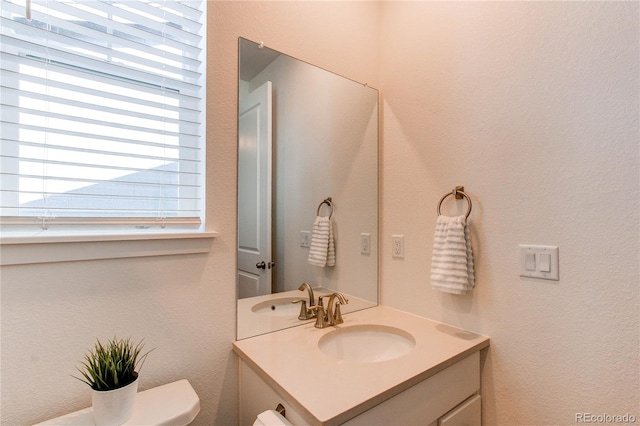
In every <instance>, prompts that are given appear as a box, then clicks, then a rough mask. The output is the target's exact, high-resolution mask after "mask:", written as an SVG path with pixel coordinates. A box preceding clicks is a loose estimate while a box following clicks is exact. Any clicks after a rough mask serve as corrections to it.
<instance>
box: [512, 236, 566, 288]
mask: <svg viewBox="0 0 640 426" xmlns="http://www.w3.org/2000/svg"><path fill="white" fill-rule="evenodd" d="M558 269H559V264H558V246H536V245H527V244H520V276H521V277H529V278H542V279H544V280H554V281H558V280H559V273H558Z"/></svg>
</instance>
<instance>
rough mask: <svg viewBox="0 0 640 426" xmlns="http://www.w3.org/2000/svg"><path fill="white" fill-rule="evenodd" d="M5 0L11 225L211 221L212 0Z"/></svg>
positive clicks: (5, 186) (3, 198) (149, 226)
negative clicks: (207, 199)
mask: <svg viewBox="0 0 640 426" xmlns="http://www.w3.org/2000/svg"><path fill="white" fill-rule="evenodd" d="M0 1H1V19H2V21H1V23H2V34H1V40H0V50H1V55H2V56H1V58H0V72H1V80H0V86H1V99H0V104H1V106H0V107H1V108H2V109H1V117H0V125H1V130H0V132H1V134H0V138H1V139H0V143H1V145H0V161H1V163H0V166H1V168H0V178H1V180H0V220H1V222H0V225H1V227H2V228H1V230H2V232H3V235H5V236H6V235H13V233H14V232H16V233H18V234H21V233H25V232H26V233H34V234H35V233H40V235H42V232H43V230H48V232H50V233H53V232H63V233H78V232H79V233H83V232H91V231H92V230H94V231H95V230H100V231H103V230H115V231H116V232H123V231H124V232H148V230H152V231H156V232H157V231H160V229H161V228H162V229H164V230H166V231H172V230H176V229H181V230H184V228H199V229H201V228H202V222H203V210H204V207H203V205H204V203H203V197H204V188H203V182H204V179H203V174H204V171H203V170H204V167H203V158H204V140H205V138H204V125H203V122H204V121H203V117H204V50H203V46H204V28H205V26H204V17H205V10H204V8H205V7H206V1H173V0H166V1H163V0H158V1H150V0H137V1H111V0H105V1H98V0H77V1H75V0H60V1H54V0H48V1H47V0H31V1H25V0H22V1H20V0H0ZM160 232H162V231H160Z"/></svg>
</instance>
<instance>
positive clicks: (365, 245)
mask: <svg viewBox="0 0 640 426" xmlns="http://www.w3.org/2000/svg"><path fill="white" fill-rule="evenodd" d="M360 254H371V234H369V233H365V232H363V233H361V234H360Z"/></svg>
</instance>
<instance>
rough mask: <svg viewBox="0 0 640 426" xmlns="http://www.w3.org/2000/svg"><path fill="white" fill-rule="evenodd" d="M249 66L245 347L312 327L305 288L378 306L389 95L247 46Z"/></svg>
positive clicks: (244, 145)
mask: <svg viewBox="0 0 640 426" xmlns="http://www.w3.org/2000/svg"><path fill="white" fill-rule="evenodd" d="M239 58H240V63H239V79H238V80H239V84H238V99H239V101H238V104H239V105H238V182H237V184H238V279H237V286H238V288H237V294H238V314H237V315H238V327H237V330H238V332H237V338H238V339H243V338H246V337H251V336H254V335H258V334H263V333H268V332H271V331H275V330H279V329H282V328H287V327H293V326H296V325H301V324H304V323H305V322H308V321H311V320H306V321H303V320H299V319H298V311H299V309H300V303H297V304H295V308H291V307H290V306H289V305H290V304H292V302H293V301H295V300H297V299H304V300H306V302H307V305H308V304H309V303H310V301H309V300H308V298H309V297H308V295H307V292H306V291H304V292H301V291H299V290H298V288H299V287H300V285H301V284H302V283H305V282H306V283H310V284H311V286H312V287H313V289H314V292H315V293H316V297H317V296H323V295H330V294H332V293H333V292H340V293H342V294H344V295H345V296H346V297H347V299H349V303H348V304H346V305H344V306H343V307H342V313H343V314H348V313H349V312H352V311H354V310H360V309H364V308H367V307H371V306H375V305H376V304H377V302H378V91H377V90H375V89H373V88H371V87H368V86H366V85H363V84H360V83H358V82H355V81H353V80H350V79H347V78H345V77H342V76H339V75H337V74H334V73H331V72H329V71H326V70H324V69H321V68H318V67H316V66H313V65H311V64H309V63H306V62H304V61H301V60H298V59H295V58H293V57H291V56H288V55H285V54H282V53H280V52H277V51H275V50H272V49H269V48H267V47H264V46H261V45H260V44H258V43H254V42H252V41H249V40H246V39H242V38H241V39H240V40H239ZM328 198H330V200H331V202H330V204H331V205H329V203H328V202H326V201H325V200H327V199H328ZM329 215H330V216H331V217H330V218H329ZM330 241H331V242H332V243H333V244H332V245H331V244H329V242H330ZM330 247H331V248H330ZM310 255H311V256H310ZM325 303H326V299H325ZM296 309H298V311H296ZM292 312H293V315H292V314H291V313H292Z"/></svg>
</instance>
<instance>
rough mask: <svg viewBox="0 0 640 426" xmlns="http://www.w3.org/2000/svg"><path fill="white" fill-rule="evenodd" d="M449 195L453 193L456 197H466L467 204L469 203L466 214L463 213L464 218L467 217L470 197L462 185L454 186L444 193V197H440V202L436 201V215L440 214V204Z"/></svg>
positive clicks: (469, 211) (469, 209) (469, 210)
mask: <svg viewBox="0 0 640 426" xmlns="http://www.w3.org/2000/svg"><path fill="white" fill-rule="evenodd" d="M449 195H453V196H455V197H456V199H459V200H460V199H462V198H466V199H467V204H469V208H468V209H467V214H466V215H465V219H467V218H468V217H469V215H470V214H471V198H469V196H468V195H467V194H465V192H464V186H456V187H455V189H454V190H453V191H451V192H449V193H447V194H444V197H442V198H440V202H439V203H438V210H437V211H438V216H440V214H441V213H440V206H442V202H443V201H444V199H445V198H447V197H448V196H449Z"/></svg>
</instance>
